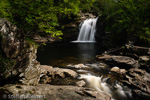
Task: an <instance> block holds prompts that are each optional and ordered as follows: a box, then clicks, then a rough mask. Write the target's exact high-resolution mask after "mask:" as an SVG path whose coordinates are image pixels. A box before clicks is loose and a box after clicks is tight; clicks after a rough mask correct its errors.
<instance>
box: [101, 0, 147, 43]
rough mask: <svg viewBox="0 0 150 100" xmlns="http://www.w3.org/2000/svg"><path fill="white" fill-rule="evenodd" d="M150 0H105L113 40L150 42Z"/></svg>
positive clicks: (104, 6) (104, 7)
mask: <svg viewBox="0 0 150 100" xmlns="http://www.w3.org/2000/svg"><path fill="white" fill-rule="evenodd" d="M149 6H150V1H147V0H115V1H114V0H105V2H104V3H103V13H102V16H105V21H106V30H105V31H109V32H111V33H112V34H111V35H110V37H111V39H112V41H113V40H116V42H121V41H123V42H127V41H129V40H131V41H134V42H135V43H137V44H140V43H147V44H150V24H149V23H148V22H150V8H149Z"/></svg>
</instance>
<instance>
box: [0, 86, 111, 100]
mask: <svg viewBox="0 0 150 100" xmlns="http://www.w3.org/2000/svg"><path fill="white" fill-rule="evenodd" d="M10 95H12V96H16V95H18V97H16V98H14V99H13V100H18V98H19V97H21V96H22V95H24V96H25V97H27V98H25V99H19V100H38V99H39V100H111V96H110V95H109V94H106V93H104V92H98V91H95V90H93V89H88V88H83V87H76V86H53V85H48V84H39V85H37V86H26V85H7V86H5V87H3V88H0V98H1V99H5V98H6V99H9V100H12V98H10V97H12V96H10ZM22 97H23V96H22ZM33 97H34V98H33Z"/></svg>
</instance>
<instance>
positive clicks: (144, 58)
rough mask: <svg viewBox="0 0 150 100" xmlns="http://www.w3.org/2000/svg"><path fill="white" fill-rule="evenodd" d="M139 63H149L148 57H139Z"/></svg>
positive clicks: (149, 57)
mask: <svg viewBox="0 0 150 100" xmlns="http://www.w3.org/2000/svg"><path fill="white" fill-rule="evenodd" d="M139 60H140V62H145V63H147V62H149V61H150V56H140V57H139Z"/></svg>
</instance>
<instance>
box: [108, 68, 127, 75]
mask: <svg viewBox="0 0 150 100" xmlns="http://www.w3.org/2000/svg"><path fill="white" fill-rule="evenodd" d="M110 71H111V72H114V73H117V74H125V73H126V72H127V71H126V70H125V69H120V68H119V67H113V68H111V70H110Z"/></svg>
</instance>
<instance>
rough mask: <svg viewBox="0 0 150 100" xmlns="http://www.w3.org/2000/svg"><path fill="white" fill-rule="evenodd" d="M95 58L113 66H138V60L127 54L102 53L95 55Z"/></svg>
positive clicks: (126, 67)
mask: <svg viewBox="0 0 150 100" xmlns="http://www.w3.org/2000/svg"><path fill="white" fill-rule="evenodd" d="M97 58H98V59H99V60H103V61H105V62H108V63H109V64H111V65H114V66H116V65H117V66H118V65H119V67H123V68H125V69H130V68H138V67H139V66H140V65H139V64H138V61H136V60H135V59H133V58H131V57H127V56H120V55H110V54H104V55H100V56H97Z"/></svg>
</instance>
